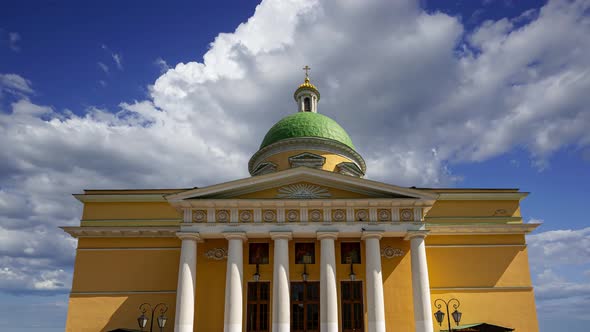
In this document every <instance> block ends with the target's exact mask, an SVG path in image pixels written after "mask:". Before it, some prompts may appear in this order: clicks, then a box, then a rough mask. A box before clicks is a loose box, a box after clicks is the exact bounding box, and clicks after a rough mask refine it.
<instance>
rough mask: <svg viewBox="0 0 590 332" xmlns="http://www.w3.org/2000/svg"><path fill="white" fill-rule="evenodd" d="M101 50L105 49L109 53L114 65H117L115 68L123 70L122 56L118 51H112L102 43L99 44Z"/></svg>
mask: <svg viewBox="0 0 590 332" xmlns="http://www.w3.org/2000/svg"><path fill="white" fill-rule="evenodd" d="M100 47H101V48H102V49H103V50H105V51H107V52H108V53H109V54H110V55H111V58H112V59H113V62H115V65H116V66H117V68H118V69H119V70H123V56H122V55H121V54H120V53H115V52H113V51H112V50H111V49H110V48H109V47H108V46H107V45H105V44H102V45H101V46H100Z"/></svg>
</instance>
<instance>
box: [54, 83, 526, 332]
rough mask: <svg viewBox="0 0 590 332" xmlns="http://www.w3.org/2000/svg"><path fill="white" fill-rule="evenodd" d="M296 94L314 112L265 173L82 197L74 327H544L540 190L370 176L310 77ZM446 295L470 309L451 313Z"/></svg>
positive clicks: (265, 145)
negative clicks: (537, 273)
mask: <svg viewBox="0 0 590 332" xmlns="http://www.w3.org/2000/svg"><path fill="white" fill-rule="evenodd" d="M294 98H295V101H296V103H297V108H298V112H296V113H295V114H292V115H290V116H287V117H285V118H283V119H282V120H280V121H279V122H278V123H277V124H275V125H274V126H273V127H272V128H271V129H270V130H269V132H268V133H267V134H266V136H265V137H264V139H263V141H262V144H261V146H260V149H259V150H258V151H257V152H256V153H254V155H253V156H252V158H251V160H250V162H249V164H248V168H249V171H250V174H251V175H252V176H251V177H249V178H245V179H240V180H235V181H231V182H227V183H221V184H216V185H212V186H208V187H202V188H190V189H153V190H85V191H84V193H83V194H79V195H75V197H76V198H77V199H78V200H79V201H80V202H82V203H83V204H84V210H83V214H82V218H81V222H80V226H79V227H63V229H64V230H65V231H66V232H68V233H69V234H71V235H72V236H73V237H75V238H77V239H78V248H77V254H76V262H75V268H74V278H73V285H72V290H71V294H70V301H69V310H68V318H67V331H76V332H79V331H112V330H116V329H119V328H128V329H138V327H137V326H138V316H140V314H141V312H140V310H139V307H140V305H141V304H143V303H149V304H151V305H152V306H155V305H156V304H159V303H163V304H164V305H160V306H158V307H157V308H155V309H156V310H155V311H154V315H153V319H152V311H151V310H150V309H149V308H147V306H144V307H143V309H146V311H145V316H144V317H145V319H147V320H151V321H148V322H147V327H146V329H147V330H149V327H150V324H152V323H153V326H154V331H156V330H159V329H158V320H157V318H158V317H166V318H167V323H166V325H165V327H164V330H165V331H172V330H174V331H180V332H189V331H191V332H192V331H198V332H204V331H226V332H243V331H244V332H250V331H252V332H254V331H271V330H272V331H281V332H283V331H329V332H333V331H343V332H348V331H371V332H373V331H378V332H383V331H394V332H395V331H400V332H401V331H404V332H405V331H419V332H431V331H442V330H447V323H448V320H447V318H448V317H449V314H452V312H454V311H455V309H457V311H458V312H461V313H462V317H461V319H460V322H459V325H461V326H460V327H459V329H460V330H461V329H462V330H463V331H478V330H477V326H476V325H475V326H472V325H474V324H477V323H487V324H490V325H495V326H502V327H507V328H511V329H515V331H522V332H534V331H538V324H537V317H536V312H535V301H534V295H533V288H532V286H531V278H530V272H529V263H528V257H527V247H526V243H525V234H526V233H528V232H530V231H532V230H534V229H535V228H536V227H537V225H535V224H525V223H523V222H522V218H521V215H520V200H521V199H523V198H524V197H526V195H527V193H523V192H520V191H519V190H517V189H446V188H445V189H436V188H415V187H412V188H406V187H400V186H395V185H391V184H386V183H381V182H376V181H371V180H368V179H364V178H363V177H364V174H365V171H366V165H365V162H364V160H363V158H362V157H361V155H360V154H359V153H358V152H357V151H356V150H355V147H354V145H353V143H352V140H351V139H350V137H349V136H348V134H347V133H346V131H344V129H342V127H340V126H339V125H338V124H337V123H336V122H335V121H334V120H332V119H330V118H328V117H326V116H324V115H321V114H319V113H317V111H318V102H319V100H320V93H319V91H318V89H317V88H316V87H315V86H314V85H313V84H311V83H310V81H309V78H307V77H306V79H305V82H304V83H303V84H302V85H300V86H299V87H298V88H297V89H296V91H295V94H294ZM437 299H442V300H444V301H449V300H451V299H456V300H458V301H455V300H453V301H452V302H450V307H449V310H448V311H447V308H446V306H445V305H444V304H443V303H442V302H441V301H440V300H439V301H437ZM441 304H442V305H441ZM438 305H440V306H438ZM456 305H458V307H454V306H456ZM166 308H167V310H166ZM439 309H440V311H441V312H442V313H444V314H445V315H446V316H445V317H444V318H443V319H442V325H439V323H438V322H437V318H436V313H437V312H438V310H439ZM164 310H165V312H163V311H164ZM438 315H439V318H438V319H440V312H438ZM455 315H456V314H455ZM451 316H452V315H451ZM450 323H451V325H452V327H453V328H457V324H456V323H455V322H453V319H450ZM469 326H472V327H469ZM511 329H498V330H497V331H510V330H511Z"/></svg>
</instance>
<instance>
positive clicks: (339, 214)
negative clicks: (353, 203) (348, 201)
mask: <svg viewBox="0 0 590 332" xmlns="http://www.w3.org/2000/svg"><path fill="white" fill-rule="evenodd" d="M332 219H334V221H344V220H345V219H346V211H344V210H335V211H334V213H333V214H332Z"/></svg>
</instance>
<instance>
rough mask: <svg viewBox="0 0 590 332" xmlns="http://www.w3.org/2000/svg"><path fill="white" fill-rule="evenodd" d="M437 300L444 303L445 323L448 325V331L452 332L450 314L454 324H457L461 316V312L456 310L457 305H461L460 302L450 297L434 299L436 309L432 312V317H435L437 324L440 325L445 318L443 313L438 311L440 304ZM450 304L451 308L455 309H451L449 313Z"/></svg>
mask: <svg viewBox="0 0 590 332" xmlns="http://www.w3.org/2000/svg"><path fill="white" fill-rule="evenodd" d="M438 302H442V303H443V304H444V305H445V307H446V309H447V324H448V327H449V332H453V329H452V327H451V316H452V317H453V320H454V321H455V325H459V322H461V316H462V315H463V314H462V313H461V312H460V311H459V310H457V308H459V306H460V305H461V302H459V300H457V299H455V298H452V299H450V300H449V301H445V300H443V299H436V300H434V306H435V307H436V308H437V309H438V310H437V311H436V312H435V313H434V317H435V318H436V321H437V322H438V325H439V326H442V322H443V320H444V318H445V313H444V312H442V311H440V309H441V308H442V304H441V303H438ZM453 302H454V303H453ZM450 304H452V306H453V309H455V311H453V312H452V313H450V311H449V305H450Z"/></svg>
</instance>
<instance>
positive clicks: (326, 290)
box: [317, 232, 338, 332]
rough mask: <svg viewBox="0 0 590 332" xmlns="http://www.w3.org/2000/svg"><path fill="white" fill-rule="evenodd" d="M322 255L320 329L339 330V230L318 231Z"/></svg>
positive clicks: (333, 331)
mask: <svg viewBox="0 0 590 332" xmlns="http://www.w3.org/2000/svg"><path fill="white" fill-rule="evenodd" d="M317 236H318V240H320V241H321V244H320V245H321V255H320V331H321V332H338V292H337V286H336V254H335V249H334V240H336V238H337V237H338V233H337V232H318V233H317Z"/></svg>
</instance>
